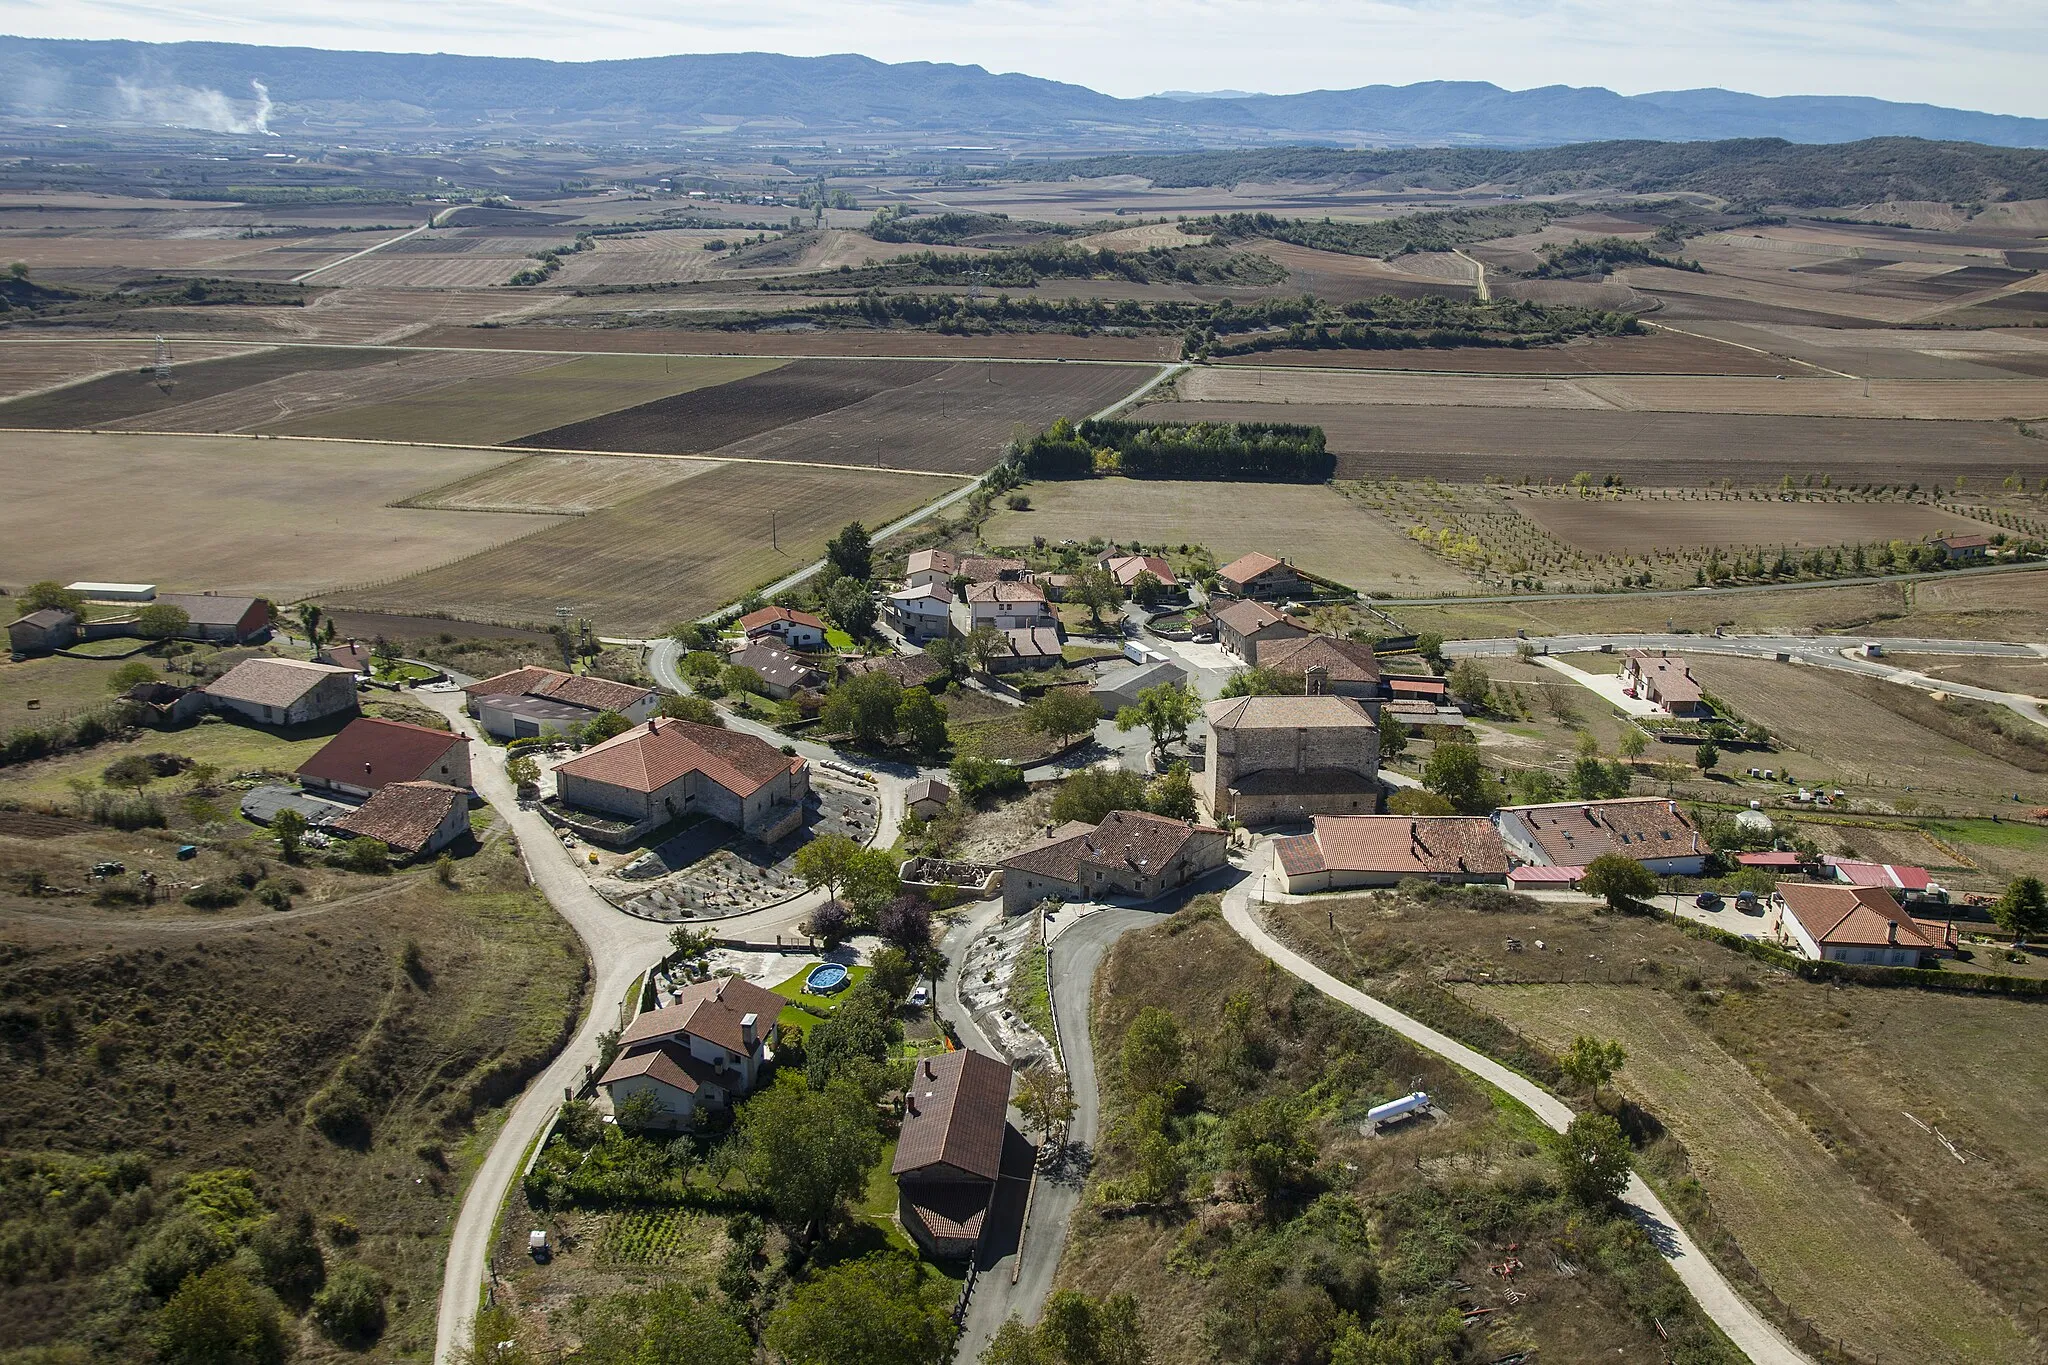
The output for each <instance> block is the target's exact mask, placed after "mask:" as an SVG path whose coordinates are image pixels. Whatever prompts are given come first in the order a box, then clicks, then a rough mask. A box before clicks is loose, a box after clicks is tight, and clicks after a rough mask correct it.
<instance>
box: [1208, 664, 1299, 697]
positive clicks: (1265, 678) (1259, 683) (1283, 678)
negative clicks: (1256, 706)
mask: <svg viewBox="0 0 2048 1365" xmlns="http://www.w3.org/2000/svg"><path fill="white" fill-rule="evenodd" d="M1306 691H1308V679H1307V678H1305V677H1303V676H1302V675H1301V674H1299V673H1288V672H1284V671H1282V670H1281V669H1277V668H1257V667H1253V668H1240V669H1238V670H1237V672H1235V673H1233V674H1231V675H1230V676H1229V677H1228V678H1225V679H1224V680H1223V691H1222V693H1221V694H1220V695H1222V696H1226V697H1298V696H1300V695H1301V694H1302V693H1304V692H1306Z"/></svg>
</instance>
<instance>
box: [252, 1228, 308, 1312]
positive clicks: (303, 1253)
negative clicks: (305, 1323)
mask: <svg viewBox="0 0 2048 1365" xmlns="http://www.w3.org/2000/svg"><path fill="white" fill-rule="evenodd" d="M249 1251H250V1253H251V1254H252V1255H253V1256H254V1257H255V1260H256V1268H257V1270H258V1271H259V1272H260V1273H261V1274H262V1276H263V1283H265V1284H267V1285H269V1286H270V1287H271V1288H272V1289H273V1290H275V1291H276V1292H277V1295H278V1297H280V1298H282V1299H284V1300H285V1301H286V1302H287V1303H295V1304H299V1305H301V1306H303V1305H304V1304H306V1303H307V1302H308V1301H309V1300H310V1299H311V1298H312V1296H313V1293H314V1291H316V1290H317V1289H319V1288H320V1286H321V1285H322V1284H324V1283H326V1280H327V1262H326V1261H325V1259H324V1258H322V1256H321V1255H320V1239H319V1238H317V1237H316V1236H314V1235H313V1215H312V1214H310V1213H308V1212H307V1211H306V1210H304V1209H289V1210H280V1211H279V1212H277V1213H274V1214H272V1215H271V1216H270V1217H268V1218H266V1219H264V1220H263V1222H262V1223H261V1224H259V1225H258V1226H257V1228H256V1231H255V1232H253V1233H251V1234H250V1235H249Z"/></svg>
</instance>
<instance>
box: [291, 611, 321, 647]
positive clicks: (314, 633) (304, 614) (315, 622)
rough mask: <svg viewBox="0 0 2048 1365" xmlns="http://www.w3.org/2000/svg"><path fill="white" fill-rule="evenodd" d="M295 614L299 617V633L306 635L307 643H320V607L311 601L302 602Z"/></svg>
mask: <svg viewBox="0 0 2048 1365" xmlns="http://www.w3.org/2000/svg"><path fill="white" fill-rule="evenodd" d="M294 614H295V615H296V616H297V617H298V621H299V634H301V635H303V636H305V637H306V643H307V644H309V645H317V644H319V643H320V618H321V615H322V612H321V610H320V608H319V607H317V606H315V605H314V604H313V603H311V602H301V603H299V605H298V607H297V609H296V611H295V612H294Z"/></svg>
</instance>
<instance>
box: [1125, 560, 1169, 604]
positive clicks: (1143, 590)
mask: <svg viewBox="0 0 2048 1365" xmlns="http://www.w3.org/2000/svg"><path fill="white" fill-rule="evenodd" d="M1165 595H1166V584H1165V583H1164V582H1163V581H1161V579H1160V577H1159V575H1158V574H1156V573H1153V572H1152V571H1151V570H1150V569H1141V570H1139V572H1138V576H1137V577H1136V578H1133V579H1132V580H1131V598H1132V600H1133V601H1135V602H1137V603H1138V604H1139V605H1141V606H1147V607H1153V606H1157V605H1158V604H1159V599H1160V598H1162V597H1164V596H1165Z"/></svg>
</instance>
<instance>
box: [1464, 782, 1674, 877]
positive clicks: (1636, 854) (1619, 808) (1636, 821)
mask: <svg viewBox="0 0 2048 1365" xmlns="http://www.w3.org/2000/svg"><path fill="white" fill-rule="evenodd" d="M1493 823H1494V825H1495V826H1496V827H1498V828H1499V830H1500V835H1501V838H1502V839H1503V840H1505V841H1506V842H1507V846H1508V853H1509V855H1510V856H1511V857H1512V858H1513V859H1514V860H1515V861H1516V862H1518V863H1533V864H1535V865H1536V866H1538V867H1584V866H1586V864H1588V863H1590V862H1592V861H1593V860H1594V859H1595V858H1598V857H1600V856H1601V855H1602V854H1606V853H1619V854H1621V855H1622V856H1623V857H1626V858H1633V859H1635V860H1636V861H1637V862H1639V863H1641V864H1642V865H1643V866H1644V867H1647V868H1649V869H1650V871H1652V872H1654V873H1656V874H1657V875H1658V876H1660V877H1669V876H1682V877H1697V876H1698V875H1699V874H1700V873H1701V872H1702V871H1703V870H1704V869H1705V868H1706V865H1707V844H1706V841H1705V840H1704V839H1702V838H1700V832H1699V830H1698V829H1696V828H1695V827H1694V826H1693V823H1692V821H1691V820H1690V819H1688V818H1687V816H1686V814H1685V812H1684V811H1683V810H1681V809H1679V806H1678V803H1677V802H1675V801H1667V800H1665V799H1664V798H1663V797H1661V796H1635V797H1622V798H1620V799H1619V800H1614V801H1551V802H1546V803H1544V804H1542V805H1536V806H1502V807H1501V808H1500V809H1499V810H1497V811H1495V812H1494V813H1493Z"/></svg>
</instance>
